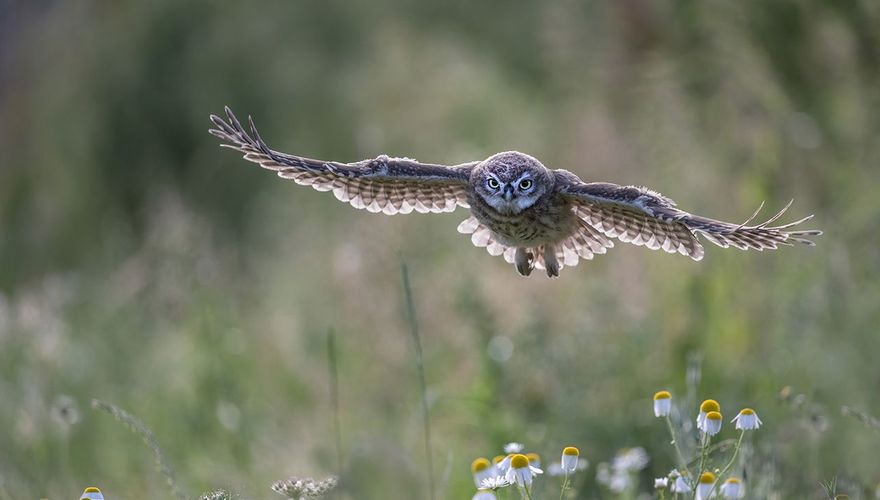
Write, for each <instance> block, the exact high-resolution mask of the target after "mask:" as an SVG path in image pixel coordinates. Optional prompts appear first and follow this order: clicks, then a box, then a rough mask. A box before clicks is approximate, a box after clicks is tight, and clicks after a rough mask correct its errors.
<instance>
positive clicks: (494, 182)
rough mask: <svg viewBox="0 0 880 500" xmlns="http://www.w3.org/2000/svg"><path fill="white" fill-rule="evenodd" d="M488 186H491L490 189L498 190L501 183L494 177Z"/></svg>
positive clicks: (488, 182) (490, 179)
mask: <svg viewBox="0 0 880 500" xmlns="http://www.w3.org/2000/svg"><path fill="white" fill-rule="evenodd" d="M486 185H487V186H489V188H490V189H498V188H500V187H501V183H500V182H498V179H496V178H494V177H489V180H488V181H486Z"/></svg>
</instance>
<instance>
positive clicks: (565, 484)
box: [559, 472, 568, 500]
mask: <svg viewBox="0 0 880 500" xmlns="http://www.w3.org/2000/svg"><path fill="white" fill-rule="evenodd" d="M567 489H568V472H566V473H565V480H564V481H562V489H561V490H560V491H559V500H562V499H563V498H565V490H567Z"/></svg>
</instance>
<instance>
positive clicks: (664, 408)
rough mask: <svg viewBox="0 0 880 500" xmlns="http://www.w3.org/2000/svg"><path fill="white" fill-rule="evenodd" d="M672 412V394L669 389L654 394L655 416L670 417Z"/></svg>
mask: <svg viewBox="0 0 880 500" xmlns="http://www.w3.org/2000/svg"><path fill="white" fill-rule="evenodd" d="M671 412H672V394H670V393H669V391H660V392H658V393H657V394H654V416H655V417H668V416H669V413H671Z"/></svg>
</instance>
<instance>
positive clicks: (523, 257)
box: [514, 248, 535, 276]
mask: <svg viewBox="0 0 880 500" xmlns="http://www.w3.org/2000/svg"><path fill="white" fill-rule="evenodd" d="M514 264H516V272H518V273H519V275H520V276H528V275H530V274H532V269H534V268H535V256H534V255H533V254H532V252H529V251H528V250H526V249H525V248H517V249H516V255H515V256H514Z"/></svg>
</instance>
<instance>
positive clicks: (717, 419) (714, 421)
mask: <svg viewBox="0 0 880 500" xmlns="http://www.w3.org/2000/svg"><path fill="white" fill-rule="evenodd" d="M721 419H722V417H721V414H720V413H718V412H717V411H710V412H709V413H707V414H706V418H705V419H703V426H702V427H700V430H701V431H703V432H705V433H706V434H708V435H710V436H714V435H715V434H718V433H719V432H720V431H721Z"/></svg>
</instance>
